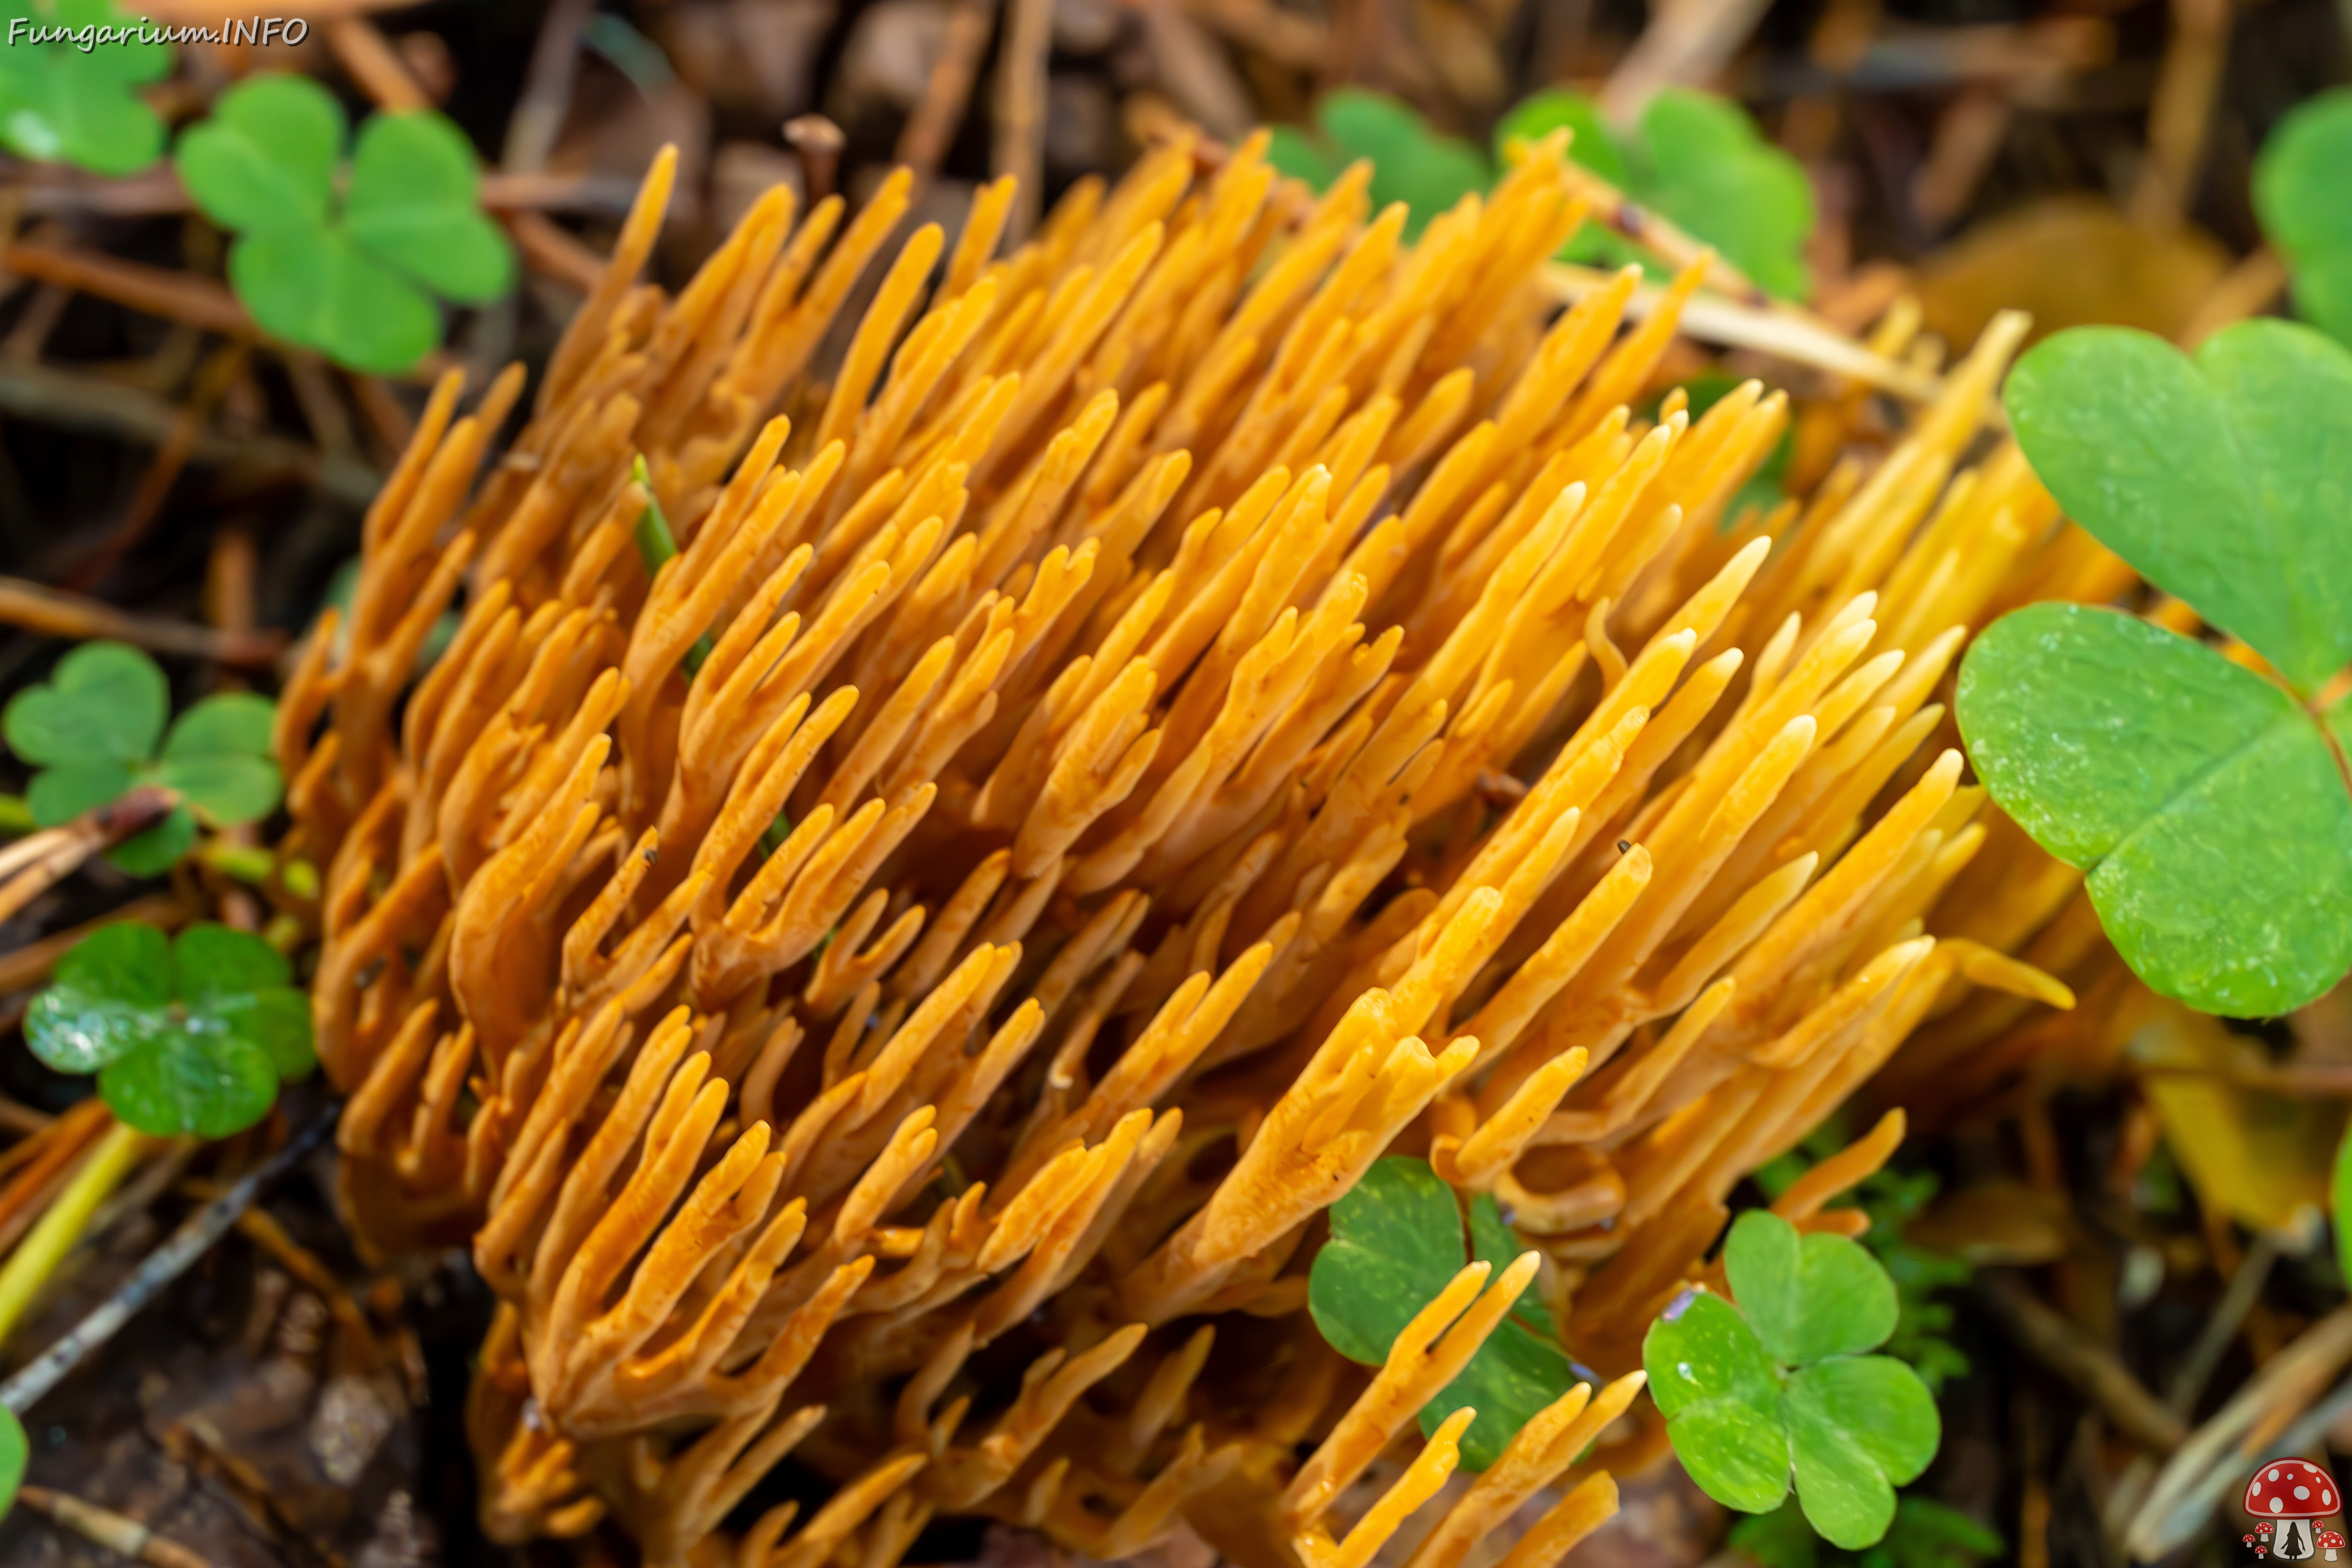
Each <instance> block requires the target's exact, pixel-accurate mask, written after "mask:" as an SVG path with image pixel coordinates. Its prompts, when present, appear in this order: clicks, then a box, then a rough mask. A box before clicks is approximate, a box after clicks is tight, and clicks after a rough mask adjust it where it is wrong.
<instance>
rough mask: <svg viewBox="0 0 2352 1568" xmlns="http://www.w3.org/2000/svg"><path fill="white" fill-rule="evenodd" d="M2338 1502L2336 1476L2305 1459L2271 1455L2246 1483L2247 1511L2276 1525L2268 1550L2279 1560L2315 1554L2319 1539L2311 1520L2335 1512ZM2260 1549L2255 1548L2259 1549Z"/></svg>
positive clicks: (2297, 1560)
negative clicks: (2272, 1456)
mask: <svg viewBox="0 0 2352 1568" xmlns="http://www.w3.org/2000/svg"><path fill="white" fill-rule="evenodd" d="M2341 1503H2342V1500H2341V1499H2340V1498H2338V1497H2337V1496H2336V1479H2335V1478H2334V1477H2332V1476H2330V1475H2329V1474H2328V1473H2327V1472H2326V1470H2323V1469H2321V1468H2319V1467H2318V1466H2317V1465H2315V1464H2312V1463H2310V1462H2308V1461H2307V1460H2304V1459H2273V1460H2272V1461H2271V1462H2270V1463H2269V1464H2267V1465H2264V1466H2263V1468H2261V1469H2259V1470H2256V1471H2255V1472H2254V1479H2252V1480H2250V1481H2248V1482H2247V1483H2246V1501H2245V1508H2246V1511H2247V1512H2248V1513H2251V1514H2252V1515H2253V1516H2254V1517H2255V1518H2256V1519H2257V1520H2261V1521H2264V1522H2265V1523H2268V1524H2271V1525H2273V1526H2275V1527H2276V1528H2275V1532H2274V1533H2273V1534H2272V1536H2271V1542H2270V1544H2271V1551H2272V1552H2275V1553H2276V1554H2277V1556H2278V1559H2279V1561H2280V1562H2282V1563H2304V1562H2308V1561H2310V1560H2311V1559H2312V1558H2314V1557H2316V1556H2318V1555H2319V1549H2320V1541H2319V1537H2318V1534H2317V1531H2316V1529H2315V1526H2314V1525H2313V1523H2312V1521H2314V1520H2320V1519H2326V1518H2327V1517H2328V1516H2329V1515H2330V1514H2333V1513H2335V1512H2336V1511H2337V1510H2338V1509H2339V1507H2340V1506H2341ZM2261 1528H2262V1527H2261V1526H2260V1525H2257V1526H2256V1529H2258V1530H2259V1529H2261ZM2328 1533H2329V1534H2331V1535H2333V1534H2335V1532H2334V1531H2329V1532H2328ZM2341 1539H2342V1538H2341V1537H2340V1536H2339V1537H2337V1540H2338V1541H2339V1542H2340V1541H2341ZM2261 1550H2262V1549H2261V1548H2260V1547H2256V1548H2255V1551H2256V1552H2258V1553H2259V1552H2261Z"/></svg>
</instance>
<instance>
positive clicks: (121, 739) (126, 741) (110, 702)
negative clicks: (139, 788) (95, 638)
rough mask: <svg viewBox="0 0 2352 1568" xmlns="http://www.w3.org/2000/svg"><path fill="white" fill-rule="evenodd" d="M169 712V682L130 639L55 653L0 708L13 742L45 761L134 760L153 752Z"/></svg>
mask: <svg viewBox="0 0 2352 1568" xmlns="http://www.w3.org/2000/svg"><path fill="white" fill-rule="evenodd" d="M171 714H172V691H171V686H170V684H169V683H168V682H166V681H165V680H164V679H163V670H162V668H159V667H158V666H157V665H156V663H155V661H154V660H153V659H152V658H148V657H147V656H146V655H145V654H143V653H141V652H140V651H139V650H138V649H137V648H135V647H131V646H130V645H129V644H127V643H119V642H90V643H83V644H82V645H81V646H80V647H76V648H74V649H73V650H72V651H71V652H69V653H68V654H67V655H66V656H65V657H64V658H61V659H59V660H58V668H57V670H56V672H55V673H54V674H52V675H51V676H50V677H49V679H48V682H47V684H46V685H42V686H33V687H27V688H26V689H24V690H22V691H19V692H18V693H16V696H15V697H14V698H12V699H10V700H9V702H8V708H7V711H6V712H5V714H0V733H5V735H6V736H7V739H8V748H9V750H11V751H13V752H16V754H17V755H18V756H20V757H22V758H24V759H25V761H26V762H28V763H37V764H38V765H40V766H43V767H58V766H65V765H69V764H70V765H83V764H89V763H122V764H126V765H127V764H131V763H143V762H145V761H146V760H147V759H148V758H149V757H151V756H152V755H154V752H155V742H157V741H160V740H162V739H163V725H164V722H165V721H167V720H168V719H169V718H170V717H171Z"/></svg>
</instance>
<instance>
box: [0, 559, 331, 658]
mask: <svg viewBox="0 0 2352 1568" xmlns="http://www.w3.org/2000/svg"><path fill="white" fill-rule="evenodd" d="M0 621H5V622H6V623H7V624H8V625H10V626H23V627H24V628H25V629H26V631H33V632H41V633H44V634H46V635H47V636H49V637H72V638H74V639H75V640H76V641H84V640H87V639H89V638H90V637H112V638H113V639H114V640H116V641H117V642H127V643H130V644H131V645H132V646H133V647H143V648H148V649H151V650H152V651H153V652H156V653H173V654H179V655H182V656H183V657H184V658H209V659H215V660H217V661H219V662H220V663H222V664H226V665H233V666H236V667H237V668H247V669H252V668H261V667H262V666H264V665H267V664H268V663H269V661H270V660H272V659H274V658H277V657H278V649H279V648H280V647H284V646H285V643H286V635H285V634H284V633H283V632H278V631H261V632H225V631H216V630H215V629H214V628H212V627H210V626H190V625H189V624H188V623H187V622H185V621H165V620H157V619H154V618H153V617H152V616H134V615H130V614H128V613H126V612H124V611H121V610H118V609H116V608H115V607H114V606H113V605H107V604H101V603H100V602H99V601H98V600H96V599H92V598H89V597H88V596H87V595H81V594H68V593H67V592H65V591H64V590H62V589H58V588H50V587H45V586H44V585H42V584H38V583H27V582H26V581H25V580H24V579H23V578H21V577H0Z"/></svg>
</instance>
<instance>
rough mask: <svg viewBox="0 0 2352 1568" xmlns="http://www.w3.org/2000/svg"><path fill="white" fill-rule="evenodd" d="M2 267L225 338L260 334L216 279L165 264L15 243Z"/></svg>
mask: <svg viewBox="0 0 2352 1568" xmlns="http://www.w3.org/2000/svg"><path fill="white" fill-rule="evenodd" d="M0 268H7V270H9V271H11V272H14V273H16V275H17V276H18V277H20V278H35V279H39V280H40V281H42V282H44V283H55V284H57V285H58V286H59V287H61V288H66V289H73V290H75V291H76V292H77V293H82V294H89V295H93V296H95V297H96V298H98V299H100V300H112V301H113V302H114V303H116V304H118V305H128V306H130V307H131V309H132V310H143V311H144V312H146V313H147V314H148V315H151V316H161V317H163V319H164V320H165V321H185V322H186V323H187V324H188V325H190V326H192V327H201V328H203V329H204V330H205V331H208V332H219V333H221V334H222V335H223V336H225V337H232V338H257V337H259V336H260V335H261V329H260V328H259V327H257V326H256V325H255V324H254V321H253V318H252V317H251V316H248V315H247V314H246V313H245V307H244V306H242V305H240V304H238V303H237V302H236V296H235V295H233V294H231V293H230V292H229V291H228V290H227V289H225V288H223V287H221V286H220V285H219V284H217V283H213V282H208V281H207V280H205V279H201V278H195V277H191V276H190V275H189V274H187V273H185V272H175V271H173V270H170V269H169V268H162V267H142V266H140V265H139V264H138V263H137V262H134V261H117V260H115V259H114V258H111V257H107V256H91V255H89V254H87V253H85V252H82V251H79V250H61V249H58V248H55V247H50V246H45V245H12V246H9V247H7V248H5V250H0Z"/></svg>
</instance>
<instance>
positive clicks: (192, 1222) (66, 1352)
mask: <svg viewBox="0 0 2352 1568" xmlns="http://www.w3.org/2000/svg"><path fill="white" fill-rule="evenodd" d="M336 1114H337V1112H336V1111H335V1110H328V1111H327V1112H326V1113H325V1114H324V1115H322V1116H320V1118H319V1119H318V1120H317V1121H313V1122H311V1123H310V1125H309V1126H308V1127H305V1128H304V1129H302V1131H299V1132H298V1133H296V1134H295V1135H294V1136H293V1137H292V1138H290V1139H289V1140H288V1141H287V1143H286V1146H285V1147H284V1148H282V1149H280V1150H278V1152H276V1153H275V1154H272V1155H271V1156H270V1157H269V1158H268V1160H266V1161H264V1162H262V1163H260V1164H259V1165H257V1166H256V1167H254V1169H253V1170H252V1171H250V1172H248V1173H247V1174H246V1176H245V1177H244V1179H243V1180H241V1181H239V1182H238V1183H237V1184H236V1185H235V1186H233V1187H231V1188H230V1189H229V1190H228V1191H227V1192H226V1193H223V1194H221V1195H220V1196H219V1197H217V1198H215V1199H214V1200H213V1201H212V1202H211V1203H209V1204H206V1205H205V1206H204V1207H203V1208H201V1209H198V1210H197V1211H196V1212H195V1213H194V1214H192V1215H189V1216H188V1217H187V1218H186V1219H185V1220H184V1221H182V1222H181V1224H180V1228H179V1229H178V1230H175V1231H173V1233H172V1239H171V1240H169V1241H167V1242H165V1243H164V1244H163V1246H161V1247H157V1248H156V1249H155V1250H154V1251H153V1252H152V1253H150V1254H148V1255H147V1259H146V1261H145V1262H143V1263H142V1264H140V1265H139V1267H138V1268H136V1269H134V1270H133V1271H132V1272H131V1278H130V1279H126V1280H124V1281H123V1282H122V1286H121V1289H118V1290H116V1291H115V1292H114V1294H113V1295H111V1296H110V1297H108V1298H107V1299H106V1300H104V1301H103V1302H101V1303H100V1305H99V1307H98V1309H97V1310H95V1311H93V1312H91V1313H90V1314H89V1316H88V1317H86V1318H84V1319H83V1320H82V1321H80V1322H79V1323H77V1324H75V1325H74V1327H73V1331H71V1332H70V1333H68V1334H67V1335H66V1336H65V1337H64V1338H63V1339H61V1340H59V1341H58V1342H57V1343H55V1344H53V1345H51V1346H50V1347H49V1348H48V1349H47V1350H45V1351H43V1352H41V1353H40V1354H39V1355H37V1356H36V1357H35V1358H34V1359H33V1360H32V1361H30V1362H28V1363H26V1364H25V1366H24V1367H23V1368H22V1369H21V1370H20V1371H18V1372H17V1373H16V1376H14V1377H12V1378H10V1379H9V1380H8V1381H7V1382H6V1383H0V1405H6V1406H7V1407H8V1408H9V1409H11V1410H14V1411H16V1412H18V1413H19V1414H22V1413H23V1412H24V1411H26V1410H27V1409H29V1408H31V1407H32V1405H34V1404H35V1403H36V1402H37V1400H39V1398H40V1397H41V1395H43V1394H47V1392H48V1391H49V1390H50V1389H52V1388H55V1387H56V1386H57V1385H58V1384H59V1383H61V1382H63V1381H64V1380H65V1377H66V1375H67V1374H68V1373H71V1372H72V1371H73V1369H74V1368H75V1367H77V1366H79V1365H80V1364H81V1362H82V1358H83V1357H84V1356H87V1355H88V1354H89V1352H92V1351H94V1350H96V1349H97V1348H98V1347H99V1346H100V1345H102V1344H104V1343H105V1342H107V1341H109V1340H110V1339H112V1338H113V1337H114V1335H115V1333H116V1331H119V1330H120V1329H121V1327H122V1325H123V1324H125V1323H127V1322H129V1321H131V1316H132V1315H133V1314H134V1313H136V1312H137V1311H138V1310H139V1309H140V1308H142V1307H143V1306H145V1305H146V1304H147V1303H148V1302H149V1301H151V1300H154V1298H155V1295H156V1293H157V1292H158V1291H160V1290H162V1289H163V1287H164V1286H166V1285H169V1284H170V1283H171V1282H172V1281H173V1280H174V1279H178V1278H179V1277H180V1276H181V1275H183V1274H184V1273H186V1272H187V1270H188V1267H189V1265H191V1264H193V1263H194V1262H195V1260H196V1259H197V1258H202V1257H203V1256H204V1255H205V1253H206V1252H208V1251H210V1250H211V1249H212V1246H213V1243H215V1242H216V1241H218V1240H219V1239H220V1238H221V1237H223V1236H225V1235H226V1234H227V1233H228V1228H229V1226H233V1225H235V1224H236V1219H237V1216H238V1215H241V1214H243V1213H244V1212H245V1211H246V1210H247V1209H248V1208H251V1207H252V1206H253V1200H254V1199H255V1198H256V1197H257V1196H259V1195H260V1193H261V1190H262V1188H264V1187H266V1186H268V1184H270V1183H272V1182H275V1181H276V1180H277V1179H278V1177H280V1176H282V1175H284V1174H285V1173H287V1172H288V1171H289V1170H290V1169H292V1168H293V1166H294V1165H295V1163H297V1162H299V1161H300V1160H301V1159H302V1158H303V1157H304V1156H305V1155H307V1154H309V1153H310V1151H311V1150H312V1149H313V1148H315V1147H316V1146H317V1145H318V1142H319V1140H320V1139H321V1138H323V1137H325V1136H326V1135H327V1132H328V1131H329V1130H330V1129H331V1128H332V1127H333V1126H334V1124H335V1117H336Z"/></svg>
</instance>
